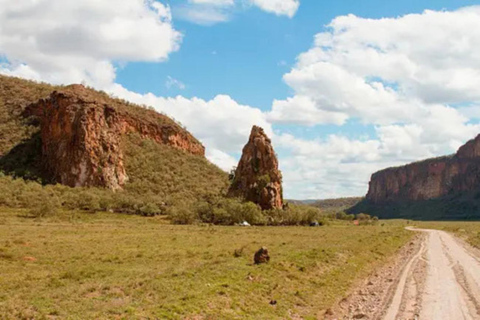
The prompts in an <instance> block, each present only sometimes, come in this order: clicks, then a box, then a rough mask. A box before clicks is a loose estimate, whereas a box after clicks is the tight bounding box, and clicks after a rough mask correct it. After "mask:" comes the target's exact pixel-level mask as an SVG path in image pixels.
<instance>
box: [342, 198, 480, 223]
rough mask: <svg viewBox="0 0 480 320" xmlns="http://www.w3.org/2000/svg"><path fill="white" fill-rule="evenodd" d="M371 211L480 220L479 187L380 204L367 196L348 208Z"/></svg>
mask: <svg viewBox="0 0 480 320" xmlns="http://www.w3.org/2000/svg"><path fill="white" fill-rule="evenodd" d="M347 212H348V213H353V214H358V213H368V214H370V215H374V216H377V217H379V218H380V219H411V220H424V221H433V220H480V191H472V192H468V193H467V192H462V193H458V194H454V195H448V196H445V197H442V198H437V199H431V200H423V201H388V202H383V203H381V204H376V203H372V202H371V201H369V200H368V199H364V200H362V201H361V202H359V203H357V204H356V205H355V206H353V207H351V208H349V209H348V210H347Z"/></svg>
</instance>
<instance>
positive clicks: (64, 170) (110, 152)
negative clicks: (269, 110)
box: [25, 85, 205, 190]
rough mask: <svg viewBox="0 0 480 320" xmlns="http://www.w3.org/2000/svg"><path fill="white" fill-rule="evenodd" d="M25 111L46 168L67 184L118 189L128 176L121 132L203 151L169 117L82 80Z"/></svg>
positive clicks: (188, 150) (199, 144)
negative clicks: (34, 125) (35, 127)
mask: <svg viewBox="0 0 480 320" xmlns="http://www.w3.org/2000/svg"><path fill="white" fill-rule="evenodd" d="M25 116H36V117H37V118H38V119H39V121H40V126H41V131H40V132H41V140H42V159H43V163H44V167H45V170H46V172H48V173H49V175H50V176H51V177H52V180H54V181H56V182H58V183H61V184H65V185H68V186H72V187H77V186H101V187H107V188H110V189H113V190H116V189H120V188H122V186H123V185H124V184H125V183H126V181H127V180H128V175H127V172H126V171H125V165H124V159H123V152H122V135H124V134H127V133H137V134H139V135H140V136H141V137H143V138H145V139H152V140H154V141H156V142H158V143H161V144H167V145H170V146H172V147H175V148H178V149H181V150H184V151H185V152H189V153H192V154H196V155H201V156H203V155H204V153H205V149H204V147H203V145H202V144H201V143H200V142H198V141H197V140H196V139H195V138H194V137H193V136H192V135H191V134H190V133H188V132H187V131H186V130H184V129H183V128H182V127H180V126H179V125H177V124H176V123H175V122H174V121H172V120H171V119H170V118H168V117H166V116H164V115H161V114H158V113H156V112H155V111H152V110H147V109H143V108H141V107H138V106H134V105H129V104H128V103H127V102H125V101H120V100H117V99H112V98H110V97H108V96H107V95H106V94H102V93H99V92H96V91H93V90H91V89H87V88H85V87H83V86H82V85H72V86H68V87H65V88H64V89H62V90H61V91H54V92H53V93H52V94H51V95H50V97H49V98H47V99H42V100H40V101H38V102H37V103H34V104H32V105H30V106H28V107H27V108H26V110H25Z"/></svg>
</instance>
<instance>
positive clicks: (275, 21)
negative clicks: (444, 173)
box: [0, 0, 480, 199]
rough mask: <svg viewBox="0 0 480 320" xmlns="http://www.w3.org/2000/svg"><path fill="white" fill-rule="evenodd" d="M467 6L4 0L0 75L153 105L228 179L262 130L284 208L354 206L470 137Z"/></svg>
mask: <svg viewBox="0 0 480 320" xmlns="http://www.w3.org/2000/svg"><path fill="white" fill-rule="evenodd" d="M477 4H480V2H478V1H464V0H456V1H447V0H438V1H434V0H428V1H427V0H424V1H418V0H417V1H411V0H408V1H378V0H369V1H354V0H348V1H317V0H315V1H314V0H181V1H177V0H176V1H167V0H159V1H155V0H124V1H122V2H118V1H115V0H99V1H96V2H83V1H80V2H78V1H63V0H39V1H37V2H29V3H27V2H17V1H15V0H0V61H1V63H0V73H4V74H9V75H15V76H20V77H25V78H29V79H34V80H38V81H46V82H50V83H63V84H69V83H74V82H75V83H80V82H81V83H85V84H88V85H90V86H93V87H96V88H98V89H101V90H105V91H107V92H109V93H110V94H112V95H114V96H119V97H122V98H125V99H129V100H131V101H133V102H136V103H140V104H146V105H150V106H153V107H154V108H155V109H157V110H158V111H160V112H164V113H166V114H168V115H170V116H172V117H174V118H175V119H176V120H178V121H180V122H182V123H183V124H185V125H186V127H187V129H188V130H190V131H191V132H192V133H193V134H194V135H195V136H197V137H198V138H199V139H200V140H201V141H202V142H203V143H204V145H205V146H206V148H207V158H208V159H210V160H211V161H212V162H214V163H215V164H217V165H219V166H220V167H222V168H223V169H225V170H228V169H229V168H231V167H232V166H234V165H235V163H236V162H237V161H238V158H239V156H240V152H241V149H242V146H243V145H244V143H245V142H246V141H247V139H248V134H249V131H250V128H251V126H252V125H254V124H256V125H261V126H262V127H264V128H265V130H266V131H267V133H268V134H269V135H270V136H271V137H272V141H273V144H274V147H275V149H276V151H277V152H278V154H279V158H280V159H279V160H280V167H281V169H282V171H283V174H284V184H285V186H284V187H285V196H286V197H287V198H297V199H300V198H303V199H306V198H330V197H340V196H358V195H363V194H365V193H366V191H367V188H368V180H369V177H370V175H371V174H372V173H373V172H375V171H377V170H379V169H382V168H385V167H388V166H392V165H400V164H405V163H408V162H410V161H415V160H419V159H423V158H426V157H433V156H438V155H443V154H447V153H452V152H455V151H456V149H457V148H458V147H459V146H460V145H461V144H463V143H465V141H467V140H468V139H471V138H473V137H475V136H476V134H478V133H480V124H479V120H480V107H479V106H480V90H478V88H479V87H480V56H479V55H478V52H480V41H479V39H480V7H478V6H476V5H477ZM327 26H328V27H327Z"/></svg>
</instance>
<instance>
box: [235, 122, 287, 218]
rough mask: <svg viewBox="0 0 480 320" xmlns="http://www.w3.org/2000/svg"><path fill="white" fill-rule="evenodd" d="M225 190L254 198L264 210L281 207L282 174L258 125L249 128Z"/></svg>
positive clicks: (272, 151)
mask: <svg viewBox="0 0 480 320" xmlns="http://www.w3.org/2000/svg"><path fill="white" fill-rule="evenodd" d="M228 194H229V196H232V197H241V198H244V199H245V200H247V201H251V202H254V203H256V204H258V205H259V206H260V207H261V208H262V209H263V210H269V209H275V208H282V207H283V191H282V174H281V172H280V171H279V170H278V160H277V156H276V155H275V152H274V150H273V146H272V143H271V141H270V139H269V138H268V137H267V135H266V134H265V132H264V131H263V129H262V128H260V127H257V126H253V128H252V131H251V133H250V138H249V140H248V143H247V144H246V145H245V147H244V148H243V152H242V157H241V159H240V162H239V163H238V166H237V169H236V170H235V176H234V177H233V182H232V184H231V186H230V189H229V192H228Z"/></svg>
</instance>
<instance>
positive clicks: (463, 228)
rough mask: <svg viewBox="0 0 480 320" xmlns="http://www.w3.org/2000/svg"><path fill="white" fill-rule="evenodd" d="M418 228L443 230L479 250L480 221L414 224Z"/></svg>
mask: <svg viewBox="0 0 480 320" xmlns="http://www.w3.org/2000/svg"><path fill="white" fill-rule="evenodd" d="M414 223H415V225H416V226H418V227H419V228H427V229H437V230H445V231H447V232H451V233H453V234H455V235H456V236H458V237H459V238H461V239H463V240H465V241H467V242H468V243H469V244H471V245H472V246H474V247H477V248H479V249H480V221H438V222H419V221H415V222H414Z"/></svg>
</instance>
